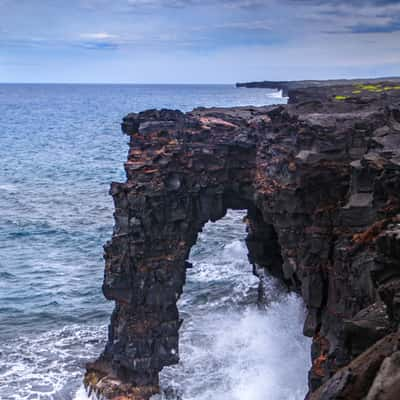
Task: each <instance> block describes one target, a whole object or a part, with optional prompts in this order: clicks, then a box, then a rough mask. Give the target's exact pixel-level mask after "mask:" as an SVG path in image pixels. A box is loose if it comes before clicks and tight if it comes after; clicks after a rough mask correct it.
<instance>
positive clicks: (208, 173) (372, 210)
mask: <svg viewBox="0 0 400 400" xmlns="http://www.w3.org/2000/svg"><path fill="white" fill-rule="evenodd" d="M399 89H400V87H397V86H390V84H386V85H385V84H382V86H376V85H375V86H371V85H370V86H369V87H367V86H365V85H363V86H362V85H359V86H353V85H345V86H331V87H318V88H309V89H298V90H292V91H291V92H290V100H289V104H288V105H284V106H270V107H260V108H254V107H240V108H233V109H196V110H194V111H192V112H190V113H186V114H183V113H181V112H179V111H171V110H161V111H156V110H151V111H145V112H142V113H139V114H130V115H128V116H126V117H125V118H124V121H123V124H122V129H123V131H124V133H126V134H127V135H129V136H130V150H129V156H128V161H127V162H126V164H125V169H126V174H127V181H126V182H125V183H113V184H112V187H111V194H112V195H113V198H114V202H115V229H114V233H113V238H112V240H111V241H110V242H109V243H107V244H106V246H105V259H106V267H105V277H104V284H103V291H104V294H105V296H106V297H107V298H108V299H110V300H114V301H115V304H116V305H115V310H114V312H113V314H112V317H111V324H110V328H109V337H108V343H107V346H106V348H105V350H104V352H103V354H102V355H101V356H100V357H99V359H98V360H97V361H95V362H94V363H91V364H89V365H88V366H87V373H86V377H85V382H86V384H87V385H88V386H89V387H90V388H91V389H93V390H95V391H96V392H98V393H102V394H103V395H104V396H105V397H106V398H109V399H116V398H124V399H141V400H143V399H148V398H149V397H150V396H151V394H153V393H155V392H157V391H158V373H159V371H160V370H161V369H162V368H163V367H164V366H166V365H171V364H174V363H177V362H178V359H179V343H178V331H179V327H180V324H181V320H180V318H179V313H178V310H177V306H176V302H177V300H178V298H179V296H180V294H181V293H182V287H183V285H184V283H185V271H186V268H187V267H188V266H189V265H188V262H187V258H188V256H189V252H190V249H191V246H193V244H194V243H195V242H196V238H197V234H198V232H199V231H200V230H201V229H202V226H203V225H204V224H205V223H206V222H207V221H209V220H212V221H215V220H217V219H219V218H221V217H222V216H224V214H225V213H226V211H227V209H229V208H233V209H246V210H247V211H248V216H247V223H248V236H247V245H248V250H249V258H250V260H251V262H252V263H254V264H255V265H256V268H255V271H256V272H257V271H258V272H257V273H260V272H262V271H263V270H266V271H268V272H269V273H271V274H273V275H275V276H277V277H279V278H280V279H281V280H282V281H283V282H284V283H285V284H286V285H287V286H288V288H290V289H291V290H293V291H296V292H298V293H299V294H301V296H302V297H303V299H304V302H305V304H306V306H307V310H308V315H307V319H306V322H305V325H304V334H305V335H307V336H311V337H312V338H313V345H312V354H311V356H312V360H313V365H312V368H311V370H310V373H309V389H310V392H309V395H308V398H309V399H313V400H315V399H340V398H343V399H363V398H367V399H369V400H377V399H387V400H388V399H393V400H394V399H397V397H396V393H398V391H396V390H397V388H398V387H399V385H400V361H399V360H400V350H399V349H398V347H397V346H398V342H399V334H398V331H397V327H398V323H399V320H400V90H399ZM282 362H284V361H282ZM388 377H389V378H390V379H388Z"/></svg>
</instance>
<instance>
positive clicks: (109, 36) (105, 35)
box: [79, 32, 118, 40]
mask: <svg viewBox="0 0 400 400" xmlns="http://www.w3.org/2000/svg"><path fill="white" fill-rule="evenodd" d="M79 36H80V37H81V38H82V39H93V40H107V39H117V38H118V35H113V34H111V33H107V32H96V33H81V34H80V35H79Z"/></svg>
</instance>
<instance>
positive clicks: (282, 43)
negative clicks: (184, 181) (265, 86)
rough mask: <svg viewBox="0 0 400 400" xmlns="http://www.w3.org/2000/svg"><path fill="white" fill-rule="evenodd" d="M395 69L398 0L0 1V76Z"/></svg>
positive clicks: (130, 77) (34, 78)
mask: <svg viewBox="0 0 400 400" xmlns="http://www.w3.org/2000/svg"><path fill="white" fill-rule="evenodd" d="M395 75H400V0H394V1H393V0H392V1H391V0H325V1H323V0H230V1H228V0H213V1H212V0H0V82H60V83H63V82H77V83H94V82H96V83H97V82H99V83H235V82H243V81H255V80H290V79H326V78H346V77H348V78H350V77H378V76H395Z"/></svg>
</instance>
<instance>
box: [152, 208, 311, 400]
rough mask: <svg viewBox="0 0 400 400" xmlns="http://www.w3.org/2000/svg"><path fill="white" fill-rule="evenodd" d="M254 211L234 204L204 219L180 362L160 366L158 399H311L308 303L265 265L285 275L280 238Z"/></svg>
mask: <svg viewBox="0 0 400 400" xmlns="http://www.w3.org/2000/svg"><path fill="white" fill-rule="evenodd" d="M250 213H252V217H250V216H249V214H250ZM255 216H257V217H260V215H259V213H257V212H256V210H251V211H247V210H242V209H239V210H232V209H228V211H227V213H226V215H225V216H224V217H222V218H220V219H219V220H217V221H216V222H208V223H206V224H205V226H204V228H203V229H202V231H201V232H200V233H199V235H198V238H197V241H196V243H195V244H194V245H193V247H192V248H191V251H190V256H189V262H190V265H191V266H192V267H191V268H189V269H188V270H187V279H186V283H185V287H184V290H183V294H182V296H181V298H180V299H179V301H178V309H179V313H180V316H181V318H182V319H183V324H182V326H181V328H180V331H179V353H180V362H179V363H178V364H177V365H174V366H170V367H165V368H164V369H163V370H162V371H161V373H160V386H161V395H160V396H159V397H158V398H161V399H168V400H177V399H181V398H182V399H196V400H206V399H209V398H214V399H216V400H225V399H226V400H227V399H230V400H236V399H238V400H239V399H240V400H247V399H248V400H262V399H265V398H274V399H277V400H280V399H282V400H283V399H288V398H293V399H303V398H304V396H305V394H306V392H307V371H308V369H309V367H310V365H309V343H308V341H309V340H308V339H307V338H305V337H304V336H303V335H302V333H301V331H302V324H303V323H304V306H303V302H302V300H301V299H300V297H298V296H297V295H295V294H294V293H289V292H288V290H287V288H286V287H284V285H283V284H282V282H281V281H280V280H279V279H278V278H275V277H273V276H272V275H271V273H270V272H268V271H267V270H266V268H269V269H270V270H271V271H272V273H273V272H274V268H276V269H275V272H276V273H277V276H278V277H279V273H278V269H277V266H278V265H277V264H278V262H279V261H280V260H281V258H280V254H279V251H280V248H279V243H278V240H277V236H276V233H275V232H274V230H273V227H272V226H271V225H265V226H263V224H262V223H261V221H260V219H258V221H259V222H258V224H257V228H258V229H257V231H256V230H255V226H256V224H255V223H254V222H253V223H251V221H255V220H254V217H255ZM261 234H262V235H261ZM265 239H267V240H269V243H265V242H264V240H265ZM257 261H258V262H259V264H256V262H257ZM289 354H290V357H288V355H289Z"/></svg>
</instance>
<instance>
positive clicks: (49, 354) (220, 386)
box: [0, 84, 310, 400]
mask: <svg viewBox="0 0 400 400" xmlns="http://www.w3.org/2000/svg"><path fill="white" fill-rule="evenodd" d="M282 102H285V99H283V98H282V97H280V96H279V93H276V92H273V91H270V90H265V89H244V88H243V89H237V88H235V87H234V86H233V85H232V86H231V85H64V84H54V85H52V84H51V85H50V84H43V85H42V84H0V113H1V116H0V399H1V400H12V399H13V400H22V399H26V400H78V399H84V398H86V395H85V392H84V390H83V387H82V384H81V382H82V376H83V373H84V365H85V363H86V362H87V361H88V360H91V359H93V358H95V357H97V355H98V354H99V353H100V351H101V350H102V348H103V346H104V344H105V339H106V330H107V324H108V320H109V317H110V313H111V311H112V307H113V305H112V303H110V302H107V301H106V300H105V299H104V298H103V296H102V293H101V284H102V278H103V267H104V263H103V259H102V255H103V249H102V246H103V244H104V243H105V242H106V241H107V240H109V239H110V238H111V233H112V226H113V217H112V213H113V204H112V199H111V197H110V196H109V195H108V190H109V185H110V183H111V182H112V181H124V180H125V174H124V170H123V162H124V161H125V159H126V155H127V151H128V146H127V142H128V138H127V137H124V135H123V134H122V133H121V131H120V126H119V124H120V121H121V119H122V117H123V116H124V115H125V114H127V113H128V112H135V111H141V110H144V109H148V108H173V109H181V110H184V111H188V110H190V109H192V108H194V107H197V106H239V105H254V106H257V105H265V104H272V103H282ZM243 216H244V211H229V212H228V214H227V216H226V217H225V218H223V219H221V220H220V221H218V222H216V223H209V224H207V225H206V227H205V229H204V231H203V232H202V233H201V234H200V236H199V240H198V243H197V244H196V245H195V246H194V248H193V249H192V252H191V256H190V259H191V262H192V263H193V264H194V268H193V269H191V270H190V271H189V273H188V279H187V284H186V286H185V289H184V293H183V295H182V297H181V299H180V301H179V309H180V312H181V313H182V316H183V318H184V319H185V322H184V324H183V326H182V328H181V345H180V346H181V347H180V353H181V354H180V355H181V362H180V363H179V364H178V365H176V366H173V367H168V368H165V369H164V370H163V371H162V373H161V386H162V389H163V393H162V395H161V397H162V398H165V399H182V400H211V399H212V400H239V399H240V400H266V399H273V400H302V399H303V398H304V395H305V393H306V392H307V378H306V377H307V370H308V368H309V366H310V359H309V358H310V356H309V353H310V341H309V339H307V338H304V337H303V336H302V333H301V332H302V324H303V321H304V307H303V305H302V302H301V300H300V299H299V298H298V297H297V296H295V295H294V294H289V293H287V292H286V291H285V290H283V289H282V288H281V287H280V286H279V285H278V284H277V282H275V281H274V280H273V279H272V278H268V279H269V291H268V292H269V293H268V296H269V298H270V303H269V306H268V307H267V308H266V309H259V308H258V307H257V305H256V299H257V278H256V277H254V276H253V275H252V273H251V270H252V267H251V265H250V264H249V263H248V261H247V250H246V246H245V243H244V238H245V235H246V233H245V227H244V226H243V223H242V219H243Z"/></svg>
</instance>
